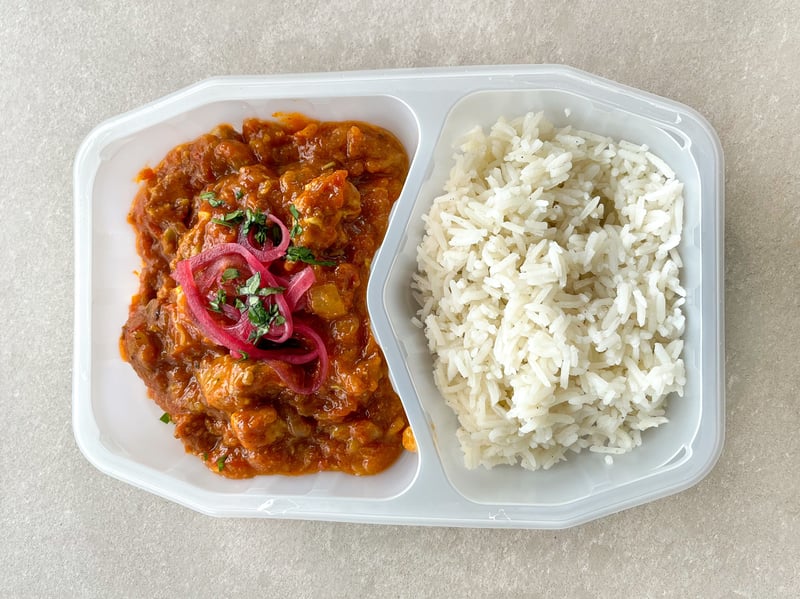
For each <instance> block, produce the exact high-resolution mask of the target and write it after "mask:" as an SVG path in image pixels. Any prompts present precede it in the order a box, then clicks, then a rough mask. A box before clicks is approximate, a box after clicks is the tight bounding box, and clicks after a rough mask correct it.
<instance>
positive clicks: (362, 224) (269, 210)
mask: <svg viewBox="0 0 800 599" xmlns="http://www.w3.org/2000/svg"><path fill="white" fill-rule="evenodd" d="M407 171H408V157H407V155H406V152H405V150H404V148H403V146H402V144H401V143H400V142H399V141H398V140H397V139H396V138H395V137H394V136H393V135H392V134H391V133H389V132H388V131H386V130H384V129H381V128H379V127H375V126H372V125H369V124H366V123H361V122H337V123H328V122H317V121H313V120H310V119H308V118H305V117H303V116H301V115H297V114H290V115H280V117H279V120H278V121H275V122H273V121H262V120H256V119H250V120H246V121H244V123H243V125H242V130H241V132H239V131H237V130H235V129H234V128H233V127H231V126H229V125H221V126H219V127H217V128H215V129H214V130H213V131H211V132H210V133H208V134H206V135H203V136H201V137H199V138H198V139H196V140H194V141H192V142H190V143H186V144H182V145H179V146H177V147H175V148H174V149H172V150H171V151H170V152H169V153H168V154H167V155H166V157H165V158H164V159H163V160H162V162H161V163H159V164H158V165H157V166H156V167H155V168H152V169H149V168H148V169H145V170H143V171H142V173H141V174H140V180H141V182H142V186H141V188H140V190H139V193H138V194H137V195H136V197H135V199H134V201H133V205H132V208H131V212H130V215H129V220H130V222H131V224H132V225H133V227H134V229H135V231H136V239H137V249H138V252H139V254H140V256H141V258H142V267H141V270H140V272H139V291H138V293H137V294H136V295H135V296H134V297H133V299H132V302H131V306H130V313H129V318H128V321H127V322H126V324H125V325H124V327H123V330H122V337H121V350H122V354H123V357H125V359H127V360H128V361H129V362H130V364H131V365H132V366H133V368H134V369H135V370H136V372H137V374H138V375H139V376H140V377H141V378H142V380H143V381H144V382H145V384H146V385H147V388H148V392H149V394H150V396H151V397H152V399H153V400H154V401H155V402H156V403H157V404H158V405H159V406H160V407H161V408H162V409H163V410H164V412H165V417H164V420H165V421H166V420H167V418H169V420H170V421H172V422H173V423H174V425H175V436H176V437H178V438H179V439H181V441H182V442H183V443H184V445H185V447H186V450H187V451H188V452H191V453H193V454H195V455H197V456H198V457H199V458H200V459H202V460H204V461H205V463H206V465H207V466H208V467H209V468H210V469H211V470H213V471H214V472H218V473H220V474H221V475H223V476H227V477H231V478H246V477H251V476H254V475H259V474H304V473H311V472H317V471H320V470H339V471H343V472H347V473H351V474H357V475H363V474H374V473H377V472H380V471H382V470H384V469H385V468H387V467H388V466H390V465H391V464H392V463H393V462H394V461H395V460H396V459H397V458H398V457H399V455H400V454H401V453H402V451H403V439H404V437H405V439H406V446H408V447H409V448H412V447H413V436H412V435H411V431H410V429H408V422H407V420H406V416H405V413H404V411H403V408H402V405H401V403H400V400H399V398H398V396H397V394H396V393H395V392H394V390H393V389H392V386H391V384H390V381H389V378H388V372H387V366H386V363H385V361H384V358H383V354H382V352H381V350H380V348H379V347H378V345H377V344H376V342H375V340H374V338H373V336H372V333H371V330H370V323H369V316H368V314H367V309H366V302H365V296H366V293H365V292H366V285H367V279H368V276H369V267H370V261H371V259H372V256H373V254H374V253H375V251H376V249H377V248H378V246H379V245H380V243H381V241H382V239H383V236H384V234H385V232H386V227H387V224H388V218H389V211H390V209H391V207H392V204H393V202H394V201H395V200H396V199H397V197H398V196H399V194H400V190H401V188H402V186H403V183H404V181H405V177H406V173H407ZM265 217H266V218H265ZM259 218H260V220H259ZM278 221H280V222H281V223H285V227H283V230H284V231H285V232H286V231H290V233H286V234H287V235H289V236H290V237H291V242H290V247H289V248H288V249H287V250H286V251H285V252H284V253H285V255H283V254H282V257H281V258H280V259H277V260H275V261H273V262H266V263H265V264H266V266H265V267H264V268H265V269H266V270H265V271H264V273H263V276H262V277H261V278H262V279H263V278H264V277H270V280H272V277H273V275H274V281H278V282H279V283H280V284H278V283H273V285H272V286H271V287H268V286H266V284H265V283H264V282H263V281H261V285H262V287H258V283H259V281H258V280H257V281H256V282H255V283H253V279H252V277H251V278H247V276H248V275H250V274H252V273H251V272H249V271H248V272H247V273H246V274H244V270H246V267H247V264H246V261H244V260H243V259H241V258H237V256H236V255H233V257H232V258H231V257H228V258H227V259H228V260H229V262H226V263H225V264H223V265H222V266H219V267H218V268H217V269H216V270H214V269H213V268H212V267H208V268H207V269H206V271H203V272H200V271H199V270H198V269H195V271H194V272H193V273H192V274H191V275H187V274H186V273H187V272H189V264H190V263H191V264H196V263H197V260H198V259H201V258H202V257H201V258H198V256H200V255H201V254H202V255H212V254H215V252H214V251H213V250H214V248H215V247H216V246H220V245H221V244H236V243H242V242H243V241H242V240H243V239H249V240H250V241H252V243H253V244H255V245H259V244H263V247H265V248H271V247H272V246H273V245H275V246H277V244H278V242H279V240H280V238H281V235H280V233H279V232H278V227H276V226H271V223H276V222H278ZM253 223H255V224H253ZM258 223H260V225H259V224H258ZM251 225H252V227H253V228H254V230H257V234H256V236H255V241H254V237H253V236H252V234H251V236H250V237H249V238H248V237H247V236H246V234H245V235H244V237H243V230H242V228H243V227H245V228H247V227H250V226H251ZM258 227H261V229H258ZM258 231H261V233H262V235H261V238H260V239H259V237H258ZM286 239H288V237H284V245H286V243H285V240H286ZM244 243H247V241H245V242H244ZM224 247H233V248H234V249H237V251H238V250H239V248H237V247H235V246H232V245H228V246H224ZM217 249H221V248H219V247H217ZM242 255H244V254H242ZM247 258H248V259H250V256H249V254H248V255H247ZM237 260H239V261H238V262H237ZM251 262H252V260H251ZM181 264H183V267H181V266H180V265H181ZM257 266H259V265H258V264H257ZM223 267H225V268H223ZM176 268H177V269H178V271H180V269H181V268H183V271H184V277H187V276H191V277H193V278H190V279H186V278H184V279H181V277H180V276H177V275H176ZM259 268H261V266H259ZM306 269H308V271H306ZM209 273H210V274H209ZM300 275H302V276H300ZM178 280H182V281H190V282H191V284H192V286H194V284H195V282H197V289H199V295H198V294H197V293H195V294H194V295H192V294H189V293H188V291H189V289H184V287H186V285H183V286H182V285H180V284H179V283H178ZM311 280H313V283H311V284H310V286H308V284H309V283H308V281H311ZM287 281H290V282H292V284H294V283H295V282H297V281H304V282H305V284H302V283H301V284H300V285H299V287H295V288H299V289H301V291H302V293H300V292H293V291H292V289H291V288H289V289H288V290H287V288H286V287H287V286H289V284H288V283H286V282H287ZM281 285H283V286H281ZM280 293H283V294H284V295H286V297H287V298H288V302H284V303H282V304H281V306H284V308H283V310H284V312H286V310H287V308H286V307H285V306H287V305H288V306H289V307H290V308H291V314H288V313H285V314H284V313H281V312H280V311H279V310H278V308H274V310H273V311H272V312H270V310H269V308H272V307H273V306H274V305H277V304H276V303H275V300H274V298H275V297H277V295H278V294H280ZM271 294H275V295H271ZM293 294H294V295H293ZM195 296H197V297H201V298H202V302H203V306H202V308H198V306H197V304H196V303H195V304H192V303H191V302H192V299H193V298H194V297H195ZM195 301H196V300H195ZM259 302H262V303H259ZM255 304H258V305H255ZM256 308H257V309H256ZM199 310H207V313H202V314H201V313H200V312H199ZM265 315H266V316H265ZM198 316H201V317H202V318H198ZM237 318H240V321H239V324H237V322H236V319H237ZM259 319H260V320H259ZM265 319H266V320H265ZM292 319H293V321H294V323H295V325H294V326H295V333H297V332H301V333H302V332H303V331H308V333H306V334H305V336H303V335H300V336H295V337H293V338H291V339H289V340H282V339H281V338H280V332H281V331H282V330H283V329H282V328H281V327H287V326H289V324H288V323H287V322H285V321H287V320H289V321H291V320H292ZM204 322H205V323H206V324H204ZM208 323H210V324H208ZM242 326H244V327H245V329H242ZM209 327H212V328H211V329H209ZM217 328H218V329H219V330H223V329H224V330H225V331H229V330H230V331H237V330H238V331H241V330H245V331H246V332H249V336H247V335H244V336H243V337H242V339H243V341H242V343H245V342H247V343H250V344H251V346H252V350H250V351H244V350H243V349H242V347H239V346H235V347H226V346H225V344H224V343H223V342H222V341H220V339H223V338H225V339H226V338H227V337H223V336H220V337H217V336H216V335H215V334H213V333H212V332H209V331H210V330H216V329H217ZM254 331H255V332H254ZM260 333H264V335H263V337H260V336H259V334H260ZM220 335H222V333H220ZM276 339H277V340H278V342H276V341H275V340H276ZM313 339H316V340H317V341H316V345H314V343H312V342H311V341H309V340H313ZM237 343H238V341H237ZM248 347H250V346H248ZM237 348H238V349H237ZM245 349H246V348H245ZM282 352H284V353H285V355H287V356H288V355H300V354H302V355H304V356H306V357H305V358H303V360H300V359H298V360H295V361H297V362H301V363H291V362H292V361H291V360H289V362H283V361H281V360H275V359H258V358H254V357H252V356H251V355H250V354H258V355H261V354H264V355H267V354H269V355H270V356H272V355H273V354H274V355H278V356H281V355H284V353H282ZM323 354H324V355H325V360H324V361H323V359H322V355H323ZM309 357H313V359H310V358H309ZM287 359H288V358H287ZM323 375H324V376H323ZM309 390H310V391H309ZM167 415H168V416H167ZM407 429H408V430H407Z"/></svg>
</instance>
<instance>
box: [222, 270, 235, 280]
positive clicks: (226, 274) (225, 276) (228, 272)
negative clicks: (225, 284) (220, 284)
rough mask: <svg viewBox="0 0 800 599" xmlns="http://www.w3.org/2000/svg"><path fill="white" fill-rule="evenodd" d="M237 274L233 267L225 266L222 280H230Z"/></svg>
mask: <svg viewBox="0 0 800 599" xmlns="http://www.w3.org/2000/svg"><path fill="white" fill-rule="evenodd" d="M238 276H239V271H238V270H237V269H235V268H226V269H225V270H224V271H222V280H223V281H230V280H231V279H235V278H236V277H238Z"/></svg>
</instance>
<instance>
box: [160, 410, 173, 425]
mask: <svg viewBox="0 0 800 599" xmlns="http://www.w3.org/2000/svg"><path fill="white" fill-rule="evenodd" d="M159 420H160V421H161V422H163V423H164V424H169V423H170V420H171V418H170V417H169V414H167V413H166V412H164V413H163V414H161V418H159Z"/></svg>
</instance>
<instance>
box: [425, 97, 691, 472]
mask: <svg viewBox="0 0 800 599" xmlns="http://www.w3.org/2000/svg"><path fill="white" fill-rule="evenodd" d="M682 218H683V185H682V184H681V183H680V181H678V180H676V179H675V173H674V172H673V171H672V169H670V167H669V166H668V165H667V164H666V163H665V162H664V161H663V160H662V159H660V158H658V157H657V156H655V155H653V154H652V153H651V152H650V151H649V149H648V148H647V147H646V146H639V145H636V144H632V143H629V142H626V141H619V142H618V141H614V140H612V139H609V138H606V137H603V136H600V135H597V134H594V133H589V132H585V131H577V130H573V129H571V128H569V127H566V128H563V129H556V128H554V127H553V125H552V124H550V123H549V122H547V121H546V120H544V118H543V116H542V114H534V113H529V114H526V115H525V116H523V117H520V118H517V119H515V120H513V121H510V122H509V121H507V120H505V119H503V118H501V119H500V120H498V121H497V123H495V125H494V126H493V127H492V128H491V130H490V131H489V132H488V134H487V133H486V132H484V131H483V130H482V129H481V128H475V129H474V130H472V131H470V132H469V133H468V134H467V135H466V137H465V138H464V140H463V141H462V143H461V145H460V148H459V151H458V152H457V154H456V155H455V166H454V167H453V169H452V171H451V172H450V178H449V180H448V181H447V183H446V185H445V188H444V194H443V195H441V196H440V197H438V198H436V199H435V200H434V203H433V206H432V207H431V210H430V213H429V214H428V215H427V216H426V217H425V227H426V228H425V236H424V238H423V240H422V243H421V244H420V246H419V248H418V272H417V274H416V275H415V276H414V280H413V288H414V290H415V293H416V296H417V300H418V302H419V305H420V306H421V309H420V310H419V313H418V319H419V323H420V324H421V325H423V326H424V328H425V333H426V336H427V339H428V343H429V347H430V350H431V352H432V353H433V355H434V358H435V359H434V380H435V382H436V385H437V387H438V388H439V390H440V391H441V392H442V395H443V396H444V398H445V401H446V402H447V404H448V405H449V406H450V407H451V408H452V409H453V410H454V411H455V413H456V415H457V416H458V420H459V424H460V427H459V429H458V432H457V435H458V439H459V441H460V443H461V447H462V449H463V451H464V456H465V463H466V465H467V467H469V468H475V467H477V466H479V465H483V466H485V467H487V468H491V467H492V466H495V465H497V464H521V465H522V466H523V467H525V468H528V469H531V470H535V469H538V468H549V467H551V466H552V465H553V464H555V463H557V462H558V461H560V460H563V459H566V454H567V451H568V450H569V451H572V452H575V453H578V452H580V451H581V450H582V449H588V450H589V451H591V452H595V453H600V454H605V456H606V458H605V461H606V463H609V464H610V463H612V460H613V457H612V456H615V455H619V454H623V453H625V452H628V451H630V450H632V449H633V448H635V447H636V446H638V445H640V444H641V442H642V431H644V430H646V429H648V428H653V427H657V426H660V425H661V424H664V423H665V422H667V418H666V416H665V408H666V399H667V396H668V395H669V394H671V393H677V394H678V395H681V396H682V395H683V386H684V384H685V372H684V365H683V360H682V359H681V352H682V350H683V341H682V340H681V336H682V334H683V331H684V316H683V313H682V310H681V306H682V305H683V303H684V298H685V291H684V290H683V288H682V287H681V284H680V280H679V269H680V268H681V266H682V264H681V260H680V255H679V253H678V245H679V243H680V238H681V228H682ZM415 320H416V319H415Z"/></svg>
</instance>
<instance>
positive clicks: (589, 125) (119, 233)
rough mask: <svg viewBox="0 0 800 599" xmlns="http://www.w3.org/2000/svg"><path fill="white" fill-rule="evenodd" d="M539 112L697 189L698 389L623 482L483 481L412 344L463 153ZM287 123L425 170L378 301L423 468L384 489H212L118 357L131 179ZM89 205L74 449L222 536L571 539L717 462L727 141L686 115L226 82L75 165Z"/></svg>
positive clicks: (691, 270) (398, 225)
mask: <svg viewBox="0 0 800 599" xmlns="http://www.w3.org/2000/svg"><path fill="white" fill-rule="evenodd" d="M565 109H568V112H569V114H570V116H569V118H567V117H566V116H565ZM530 110H535V111H538V110H543V111H544V112H545V114H546V116H547V117H548V118H549V119H550V120H552V121H554V122H556V123H557V124H567V123H571V124H574V125H575V126H577V127H580V128H584V129H588V130H592V131H595V132H598V133H603V134H607V135H610V136H612V137H615V138H625V139H628V140H630V141H633V142H636V143H646V144H647V145H648V146H650V148H652V150H653V151H654V152H655V153H657V154H658V155H660V156H661V157H662V158H664V159H665V160H666V161H667V162H668V163H669V164H670V166H671V167H672V168H673V169H674V170H675V171H676V173H677V175H678V177H679V178H680V179H681V180H683V182H684V184H685V194H686V207H685V227H684V238H683V242H682V244H681V248H680V249H681V252H682V256H683V259H684V262H685V267H684V269H683V271H682V275H681V279H682V283H683V286H684V287H685V288H686V290H687V303H686V306H685V314H686V317H687V332H686V335H685V350H684V360H685V363H686V370H687V386H686V392H685V397H684V398H682V399H678V398H676V399H674V400H673V401H672V402H671V404H670V407H669V411H668V416H669V418H670V422H669V423H668V424H666V425H664V426H662V427H660V428H658V429H656V430H653V431H648V432H647V433H646V434H645V435H644V443H643V445H642V447H640V448H638V449H636V450H634V451H633V452H631V453H629V454H626V455H623V456H618V457H616V458H615V460H614V464H613V465H607V464H605V462H604V461H603V458H602V456H599V455H596V454H590V453H588V452H584V453H582V454H580V455H578V456H575V457H573V458H571V459H570V460H569V461H568V462H565V463H562V464H560V465H558V466H556V467H554V468H552V469H551V470H549V471H537V472H527V471H524V470H522V469H520V468H511V467H499V468H495V469H493V470H491V471H486V470H474V471H470V470H467V469H466V468H465V467H464V466H463V460H462V457H461V453H460V449H459V448H458V444H457V442H456V438H455V434H454V433H455V429H456V424H457V423H456V419H455V416H454V415H453V414H452V413H451V412H450V410H449V408H447V407H446V406H445V405H444V402H443V400H442V399H441V396H440V395H439V393H438V391H437V390H436V388H435V386H434V384H433V379H432V375H431V372H430V370H431V358H430V355H429V353H428V350H427V347H426V343H425V339H424V335H423V333H422V331H421V330H419V329H417V328H415V327H414V326H413V325H412V324H411V317H412V316H413V315H414V312H415V311H416V306H415V305H414V301H413V299H412V297H411V294H410V289H409V281H410V278H411V273H412V272H413V270H414V268H415V265H416V261H415V248H416V246H417V244H418V243H419V241H420V239H421V236H422V223H421V215H422V214H424V213H425V212H427V210H428V208H429V207H430V204H431V201H432V199H433V198H434V197H435V196H436V195H438V193H439V192H440V189H441V186H442V183H443V182H444V180H445V178H446V176H447V173H448V170H449V168H450V158H451V154H452V145H453V142H454V141H455V139H456V138H457V137H458V136H459V135H461V134H462V133H463V132H464V131H465V130H466V129H468V128H469V127H471V126H474V125H475V124H481V125H490V124H491V123H493V122H494V121H495V120H496V119H497V117H498V116H500V115H501V114H502V115H506V116H509V117H512V116H517V115H520V114H523V113H524V112H527V111H530ZM277 111H282V112H287V111H299V112H303V113H305V114H308V115H309V116H312V117H315V118H318V119H323V120H342V119H358V120H364V121H369V122H373V123H376V124H379V125H382V126H384V127H387V128H388V129H390V130H392V131H393V132H395V134H397V136H398V137H399V138H400V140H401V141H402V142H403V143H404V145H405V146H406V148H407V150H408V152H409V155H410V156H412V157H413V160H412V163H411V169H410V172H409V175H408V179H407V182H406V186H405V188H404V190H403V193H402V195H401V197H400V199H399V200H398V202H397V203H396V205H395V208H394V210H393V213H392V217H391V221H390V225H389V230H388V232H387V235H386V239H385V241H384V243H383V246H382V247H381V249H380V250H379V252H378V255H377V256H376V259H375V261H374V263H373V274H372V277H371V279H370V283H369V288H368V294H367V300H368V305H369V309H370V314H371V316H372V320H373V323H372V324H373V329H374V331H375V334H376V337H377V339H378V341H379V343H380V344H381V346H382V347H383V349H384V352H385V355H386V359H387V361H388V363H389V368H390V374H391V377H392V381H393V384H394V385H395V388H396V390H397V392H398V393H399V395H400V397H401V399H402V400H403V403H404V405H405V407H406V411H407V413H408V418H409V421H410V423H411V425H412V427H413V429H414V432H415V435H416V438H417V443H418V446H419V452H418V453H417V454H411V453H405V454H404V456H403V457H402V458H401V459H400V460H399V462H398V463H397V464H395V465H394V466H393V467H392V468H390V469H389V470H387V471H386V472H384V473H382V474H380V475H378V476H373V477H365V478H356V477H352V476H348V475H344V474H340V473H320V474H315V475H309V476H303V477H283V476H262V477H257V478H254V479H250V480H241V481H234V480H228V479H225V478H222V477H219V476H216V475H214V474H213V473H211V472H209V471H208V470H207V469H206V468H205V467H204V466H203V465H202V464H201V463H200V461H199V460H198V459H197V458H196V457H193V456H190V455H187V454H185V453H184V450H183V445H182V444H181V443H180V442H179V441H177V440H176V439H174V437H173V434H172V433H173V429H172V426H171V425H170V426H167V425H164V424H162V423H161V422H160V421H159V415H160V413H161V412H160V410H159V409H158V407H157V406H156V405H155V403H153V402H152V401H150V400H149V399H148V398H147V396H146V392H145V389H144V386H143V384H142V382H141V381H140V380H139V379H138V377H137V376H136V374H135V373H134V372H133V369H132V368H131V367H130V366H129V365H128V364H126V363H125V362H123V361H122V360H121V358H120V356H119V351H118V338H119V333H120V327H121V326H122V324H123V323H124V322H125V319H126V317H127V311H128V305H129V302H130V298H131V296H132V294H133V293H134V292H135V291H136V286H137V279H136V277H135V275H134V274H133V272H134V271H135V270H136V269H137V268H138V267H139V264H140V262H139V258H138V256H137V255H136V252H135V247H134V235H133V231H132V229H131V228H130V226H129V225H128V224H127V222H126V215H127V212H128V210H129V208H130V203H131V200H132V199H133V197H134V195H135V192H136V189H137V185H136V183H135V176H136V174H137V173H138V171H139V170H140V169H141V168H142V167H143V166H145V165H147V164H149V165H154V164H156V163H157V162H158V161H159V160H160V159H161V158H162V157H163V156H164V154H165V153H166V152H167V151H168V150H169V149H170V148H172V147H173V146H175V145H176V144H178V143H181V142H184V141H188V140H190V139H193V138H194V137H196V136H198V135H200V134H202V133H204V132H206V131H208V130H210V129H211V128H212V127H214V126H215V125H217V124H219V123H221V122H229V123H231V124H232V125H234V126H235V127H239V126H240V125H241V121H242V119H244V118H247V117H253V116H255V117H261V118H270V116H271V115H272V114H273V113H274V112H277ZM74 186H75V189H74V192H75V239H76V245H75V252H76V256H75V257H76V265H75V273H76V276H75V358H74V361H75V363H74V381H73V427H74V432H75V438H76V440H77V443H78V445H79V447H80V449H81V451H82V452H83V453H84V455H85V456H86V458H87V459H88V460H89V461H90V462H91V463H92V464H94V465H95V466H96V467H97V468H98V469H100V470H101V471H103V472H105V473H107V474H109V475H111V476H114V477H117V478H119V479H122V480H124V481H127V482H129V483H131V484H133V485H135V486H137V487H140V488H142V489H146V490H148V491H151V492H153V493H156V494H158V495H160V496H162V497H165V498H167V499H170V500H173V501H176V502H178V503H180V504H183V505H186V506H188V507H190V508H193V509H196V510H198V511H201V512H203V513H206V514H211V515H216V516H247V517H275V518H299V519H313V520H338V521H354V522H356V521H358V522H383V523H395V524H428V525H446V526H475V527H504V528H564V527H568V526H573V525H576V524H579V523H582V522H586V521H588V520H591V519H594V518H598V517H601V516H603V515H607V514H610V513H613V512H616V511H619V510H622V509H625V508H629V507H631V506H635V505H638V504H642V503H645V502H648V501H651V500H654V499H657V498H660V497H664V496H666V495H669V494H672V493H676V492H678V491H681V490H683V489H686V488H687V487H690V486H692V485H694V484H696V483H697V482H699V481H700V480H701V479H702V478H703V477H704V476H705V475H706V474H707V473H708V472H709V471H710V470H711V468H712V467H713V465H714V463H715V462H716V460H717V458H718V456H719V454H720V452H721V450H722V444H723V436H724V435H723V429H724V386H723V382H722V381H723V364H724V339H723V326H722V318H723V313H724V310H723V272H724V269H723V228H722V227H723V218H722V211H723V167H722V151H721V148H720V144H719V141H718V139H717V136H716V134H715V133H714V131H713V129H712V128H711V127H710V126H709V125H708V123H707V122H706V121H705V120H704V119H703V118H702V117H701V116H700V115H698V114H697V113H696V112H695V111H693V110H692V109H690V108H688V107H686V106H683V105H681V104H678V103H675V102H672V101H670V100H666V99H663V98H659V97H656V96H653V95H651V94H647V93H645V92H641V91H637V90H634V89H631V88H628V87H625V86H622V85H619V84H616V83H613V82H610V81H607V80H604V79H601V78H598V77H595V76H593V75H589V74H587V73H583V72H581V71H577V70H575V69H571V68H567V67H563V66H553V65H536V66H507V67H465V68H446V69H415V70H397V71H373V72H353V73H326V74H312V75H286V76H273V77H225V78H216V79H210V80H207V81H203V82H200V83H198V84H196V85H193V86H191V87H189V88H187V89H184V90H181V91H179V92H177V93H175V94H172V95H170V96H167V97H165V98H162V99H160V100H158V101H156V102H153V103H151V104H148V105H146V106H143V107H142V108H140V109H137V110H134V111H132V112H129V113H127V114H123V115H121V116H118V117H115V118H113V119H111V120H109V121H106V122H105V123H103V124H101V125H99V126H98V127H97V128H96V129H94V130H93V131H92V132H91V133H90V134H89V136H88V137H87V138H86V140H85V141H84V143H83V144H82V145H81V147H80V150H79V151H78V154H77V156H76V160H75V170H74Z"/></svg>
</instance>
